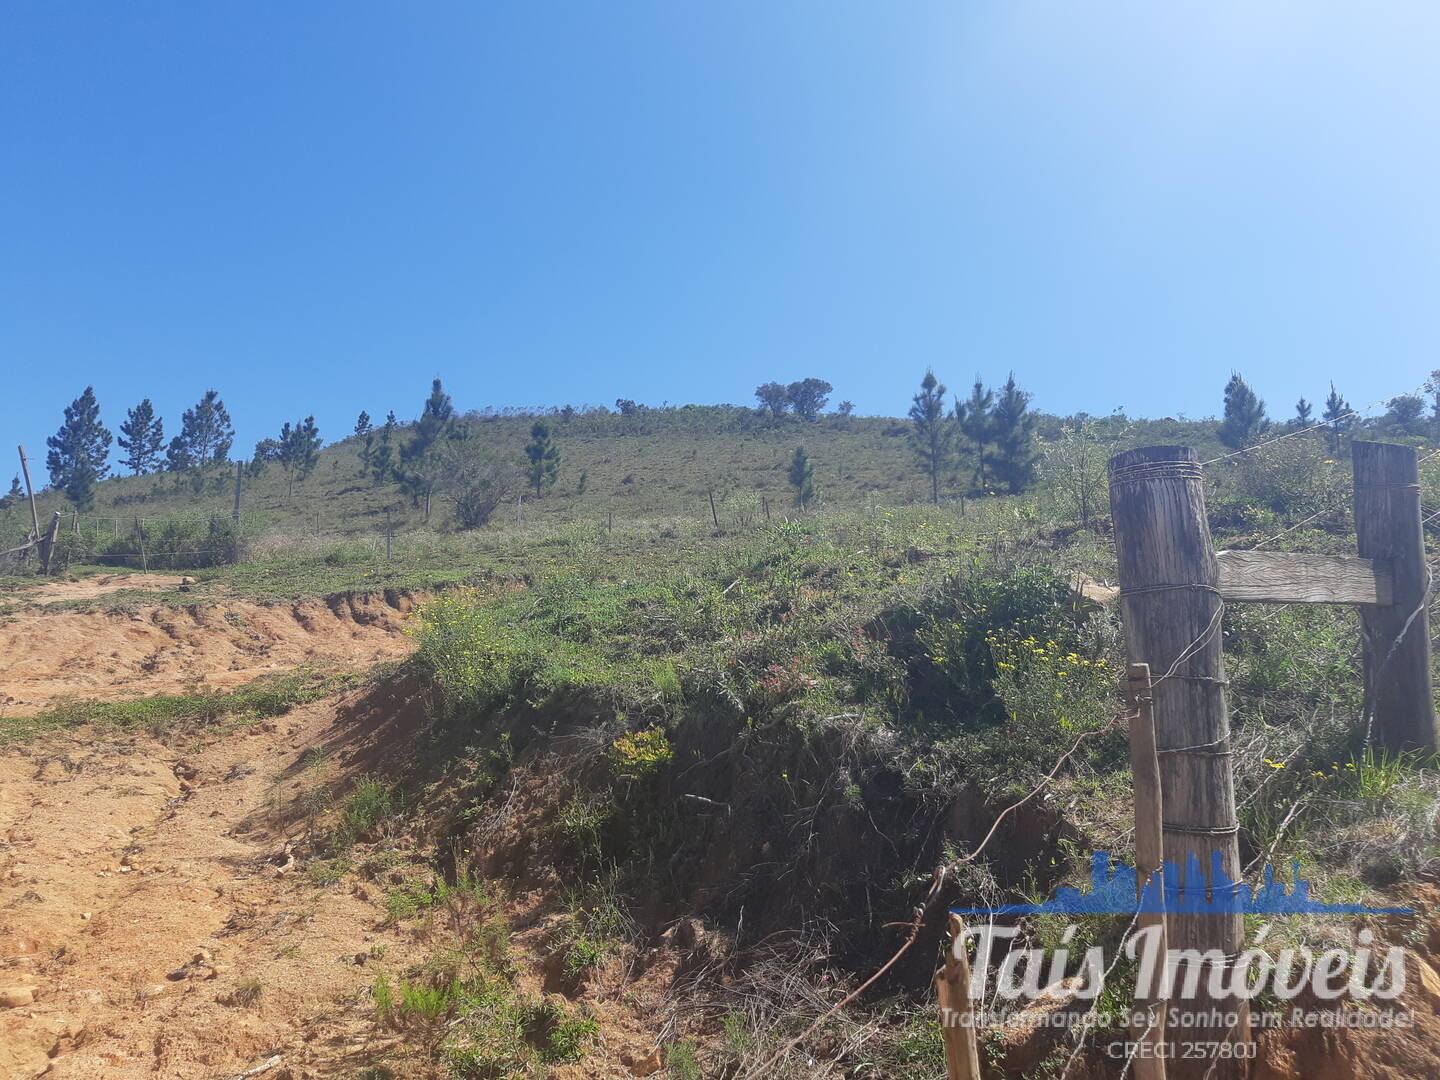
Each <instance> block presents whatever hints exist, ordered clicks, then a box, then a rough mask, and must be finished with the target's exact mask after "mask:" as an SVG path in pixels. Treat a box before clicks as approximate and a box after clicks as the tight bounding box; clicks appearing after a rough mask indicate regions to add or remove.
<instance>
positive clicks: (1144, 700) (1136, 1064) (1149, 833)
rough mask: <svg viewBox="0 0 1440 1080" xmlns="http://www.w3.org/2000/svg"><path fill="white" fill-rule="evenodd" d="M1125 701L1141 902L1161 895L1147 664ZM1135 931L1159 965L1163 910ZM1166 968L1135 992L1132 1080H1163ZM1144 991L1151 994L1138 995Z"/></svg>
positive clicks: (1129, 683)
mask: <svg viewBox="0 0 1440 1080" xmlns="http://www.w3.org/2000/svg"><path fill="white" fill-rule="evenodd" d="M1125 675H1126V683H1125V697H1126V699H1127V700H1128V702H1129V705H1130V710H1131V712H1130V772H1131V775H1132V776H1133V778H1134V787H1135V889H1136V898H1137V899H1143V898H1144V892H1145V886H1146V884H1147V883H1148V882H1149V881H1150V880H1151V879H1158V880H1157V881H1156V885H1157V886H1158V888H1156V889H1153V890H1151V896H1152V897H1159V898H1161V899H1162V900H1163V898H1164V896H1165V878H1164V874H1165V868H1164V862H1165V856H1164V848H1163V844H1164V839H1163V835H1164V821H1165V811H1164V803H1163V802H1162V799H1161V795H1160V759H1159V757H1157V756H1156V754H1155V711H1154V699H1153V697H1152V695H1151V693H1150V665H1149V664H1131V665H1129V666H1128V667H1127V668H1126V670H1125ZM1136 924H1137V925H1138V926H1139V928H1140V929H1141V930H1142V931H1143V930H1147V929H1149V928H1151V927H1155V928H1156V930H1155V934H1154V945H1153V948H1154V949H1155V950H1156V951H1155V955H1156V956H1158V957H1160V958H1161V959H1162V961H1163V960H1164V958H1165V957H1166V954H1167V952H1168V949H1169V942H1168V941H1167V934H1166V930H1165V913H1164V912H1163V911H1141V912H1140V913H1139V915H1138V916H1137V918H1136ZM1164 972H1165V968H1164V966H1163V965H1162V967H1161V970H1160V972H1159V973H1158V974H1159V975H1160V982H1159V985H1157V986H1154V987H1151V988H1142V987H1139V986H1137V987H1136V996H1135V1008H1134V1014H1135V1016H1136V1017H1140V1016H1142V1015H1143V1016H1144V1017H1145V1022H1144V1023H1143V1024H1140V1025H1137V1026H1136V1027H1135V1029H1134V1030H1133V1031H1132V1034H1131V1041H1132V1042H1133V1043H1134V1044H1135V1049H1134V1050H1133V1051H1132V1052H1131V1058H1130V1063H1131V1068H1132V1069H1133V1070H1134V1072H1135V1077H1136V1080H1165V1057H1164V1052H1163V1050H1162V1049H1161V1048H1162V1047H1163V1046H1164V1045H1165V998H1166V990H1167V988H1166V986H1165V981H1164ZM1143 989H1150V990H1151V992H1150V993H1146V994H1144V995H1143V996H1142V990H1143Z"/></svg>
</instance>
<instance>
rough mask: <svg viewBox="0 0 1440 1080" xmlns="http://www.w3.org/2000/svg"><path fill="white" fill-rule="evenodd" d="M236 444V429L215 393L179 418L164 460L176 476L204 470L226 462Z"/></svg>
mask: <svg viewBox="0 0 1440 1080" xmlns="http://www.w3.org/2000/svg"><path fill="white" fill-rule="evenodd" d="M234 441H235V428H234V427H233V426H232V425H231V423H230V414H229V413H228V412H226V410H225V403H224V402H223V401H221V400H220V395H219V394H218V393H216V392H215V391H214V390H206V391H205V396H204V397H202V398H201V399H200V400H199V401H198V402H196V403H195V407H194V408H193V409H186V410H185V413H184V415H183V416H181V418H180V434H179V435H176V436H175V437H174V438H173V439H171V440H170V446H169V449H167V450H166V451H165V459H166V461H167V462H168V464H169V466H170V468H171V469H172V470H174V471H176V472H184V471H186V470H189V469H203V468H205V467H207V466H209V465H212V464H216V463H218V462H222V461H224V460H225V458H226V456H227V455H228V454H229V453H230V446H231V444H232V443H234Z"/></svg>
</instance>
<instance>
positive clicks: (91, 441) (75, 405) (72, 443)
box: [45, 386, 112, 510]
mask: <svg viewBox="0 0 1440 1080" xmlns="http://www.w3.org/2000/svg"><path fill="white" fill-rule="evenodd" d="M111 439H112V436H111V435H110V432H109V431H107V430H106V428H105V425H104V424H102V423H100V403H99V402H98V401H96V400H95V388H94V387H93V386H87V387H86V388H85V392H84V393H83V394H81V395H80V396H79V397H78V398H76V399H75V400H74V401H73V402H71V403H70V404H69V405H67V406H66V407H65V422H64V423H63V424H61V425H60V430H59V431H57V432H56V433H55V434H54V435H51V436H50V437H49V438H48V439H46V440H45V445H46V446H48V447H49V448H50V453H49V454H48V455H46V458H45V464H46V465H47V466H49V469H50V483H51V484H53V485H54V486H55V487H57V488H59V489H60V490H61V491H63V492H65V495H66V497H67V498H68V499H69V500H70V501H71V502H72V503H74V504H75V505H76V507H78V508H79V509H81V510H89V509H90V507H91V506H93V505H94V503H95V494H94V491H93V488H94V485H95V482H96V481H97V480H103V479H105V475H106V474H107V473H108V472H109V471H110V466H109V465H108V464H107V463H106V458H108V457H109V455H110V442H111Z"/></svg>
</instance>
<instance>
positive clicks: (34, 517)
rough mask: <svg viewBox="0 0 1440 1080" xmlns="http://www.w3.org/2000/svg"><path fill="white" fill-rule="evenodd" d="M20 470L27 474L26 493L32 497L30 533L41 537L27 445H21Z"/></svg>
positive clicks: (37, 538)
mask: <svg viewBox="0 0 1440 1080" xmlns="http://www.w3.org/2000/svg"><path fill="white" fill-rule="evenodd" d="M19 449H20V471H21V472H22V473H24V474H25V494H26V495H28V496H29V497H30V524H31V526H32V527H33V531H32V532H31V533H30V535H31V536H32V537H33V538H34V539H35V540H37V541H38V540H39V539H40V512H39V511H38V510H36V509H35V488H34V487H33V486H31V484H30V462H28V461H26V460H25V447H23V446H22V447H20V448H19Z"/></svg>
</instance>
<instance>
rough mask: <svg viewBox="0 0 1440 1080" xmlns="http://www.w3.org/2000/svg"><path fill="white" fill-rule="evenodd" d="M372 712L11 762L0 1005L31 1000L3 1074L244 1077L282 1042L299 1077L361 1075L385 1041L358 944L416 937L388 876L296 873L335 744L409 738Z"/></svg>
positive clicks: (347, 747) (345, 755)
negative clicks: (293, 846) (378, 735)
mask: <svg viewBox="0 0 1440 1080" xmlns="http://www.w3.org/2000/svg"><path fill="white" fill-rule="evenodd" d="M353 705H354V701H353V700H352V699H342V700H341V701H340V702H339V703H338V707H337V702H336V701H334V700H331V701H327V702H319V703H316V704H314V705H311V706H308V707H306V708H304V709H301V710H297V711H296V712H295V713H293V714H292V715H291V716H289V717H285V718H282V719H281V720H280V721H278V722H271V723H264V724H257V725H255V726H254V727H253V728H251V729H250V730H249V731H248V732H245V733H242V734H237V735H234V736H231V737H227V738H224V739H221V740H219V741H217V742H215V743H213V744H212V745H209V746H207V747H205V748H203V749H200V750H198V751H197V752H194V753H193V754H189V755H182V754H181V753H180V752H178V751H177V750H176V749H174V748H171V747H166V746H164V745H162V744H157V743H154V742H151V741H148V740H142V739H115V740H108V741H100V740H97V739H96V737H95V736H94V735H93V734H92V733H83V734H81V735H77V736H76V737H74V738H70V739H65V740H49V741H47V742H46V743H44V744H37V745H35V746H32V747H29V748H13V749H11V750H9V751H7V752H6V753H4V754H3V755H0V1001H3V1000H4V998H5V995H6V994H7V993H8V994H10V995H11V1000H14V1001H17V1002H18V1003H17V1004H15V1005H13V1006H12V1007H9V1008H5V1007H0V1078H6V1080H8V1078H26V1080H28V1078H30V1077H33V1076H38V1075H40V1074H41V1073H42V1072H45V1070H46V1069H49V1070H50V1071H49V1072H48V1073H45V1075H47V1076H50V1077H55V1078H79V1077H84V1078H100V1077H104V1078H106V1080H126V1078H129V1077H146V1078H152V1080H153V1078H156V1077H161V1078H168V1077H176V1078H178V1077H225V1076H230V1075H234V1074H236V1073H239V1072H241V1071H243V1070H244V1069H246V1068H249V1067H251V1066H254V1065H256V1064H258V1063H260V1062H262V1061H265V1060H268V1059H269V1058H270V1057H271V1056H273V1055H275V1054H280V1055H282V1058H283V1064H284V1068H285V1070H286V1071H288V1073H289V1074H290V1075H291V1076H292V1077H294V1078H297V1080H298V1078H300V1077H329V1076H337V1077H338V1076H347V1077H348V1076H352V1075H353V1074H354V1072H355V1070H356V1068H357V1066H359V1065H362V1064H364V1063H366V1062H370V1061H374V1060H375V1058H376V1056H377V1055H381V1054H383V1052H384V1050H385V1048H386V1045H387V1043H388V1042H390V1041H391V1040H392V1039H393V1036H389V1035H384V1034H377V1033H376V1031H375V1030H374V1027H373V1023H372V1019H371V1018H372V1015H373V1009H372V1008H371V1006H370V1003H369V1000H368V988H369V986H370V984H371V981H372V978H373V970H372V967H371V966H370V964H367V963H359V964H357V963H356V957H357V954H359V955H360V956H361V958H362V959H368V958H369V957H370V955H371V950H372V949H376V950H377V951H379V950H378V949H377V947H379V946H383V947H384V950H385V953H386V963H387V964H389V965H397V964H403V963H404V962H405V960H406V957H407V952H408V951H409V950H410V949H412V948H413V947H414V943H413V942H412V941H410V940H407V938H406V937H405V936H404V935H402V934H401V933H399V932H398V931H396V930H394V929H393V928H385V927H383V926H381V925H380V924H381V923H382V921H383V915H382V912H381V911H380V909H379V907H378V906H376V903H375V901H376V900H377V899H379V897H378V892H377V890H375V889H374V888H373V887H371V888H370V889H368V890H367V889H366V888H365V887H364V886H363V885H362V886H356V887H353V888H345V887H336V888H328V889H322V888H320V887H318V886H316V885H314V884H312V883H310V882H308V881H306V880H305V878H304V875H303V874H301V873H298V872H295V871H293V870H292V871H290V872H288V873H282V872H280V871H279V870H278V869H277V863H279V864H283V863H284V862H285V857H284V854H283V853H284V850H285V844H286V839H287V838H286V835H285V828H286V826H285V825H283V824H282V823H283V822H284V821H286V820H293V818H291V817H290V816H289V815H287V814H286V813H285V812H284V810H285V808H287V807H289V806H290V805H291V804H292V803H293V800H294V799H295V797H296V796H297V794H298V793H299V792H300V791H301V790H302V789H303V788H305V787H306V786H307V785H310V786H313V785H314V784H315V782H316V777H315V775H314V773H315V769H314V768H313V766H312V763H313V762H314V761H315V760H317V755H316V753H315V750H316V748H322V749H324V750H325V752H326V753H325V757H324V760H327V761H331V762H333V763H334V768H335V769H336V770H337V771H338V772H340V773H350V774H354V773H357V772H364V771H367V770H368V769H370V768H373V767H374V764H375V761H374V758H373V755H374V754H375V753H376V751H377V747H376V745H375V743H374V742H373V740H372V739H371V736H372V735H373V733H374V728H375V725H376V724H378V723H381V722H386V723H388V724H389V727H388V731H387V735H388V736H391V737H393V736H394V735H395V734H397V731H396V725H394V724H393V720H394V716H395V714H394V713H390V714H389V715H381V714H380V713H379V712H378V711H377V710H374V709H370V710H367V711H366V712H365V713H364V714H363V715H362V714H359V713H357V712H356V710H355V709H354V708H353V707H352V706H353ZM396 709H397V711H402V710H403V705H397V706H396ZM295 827H296V826H294V825H293V824H292V825H290V826H289V828H290V829H291V830H293V829H294V828H295ZM371 894H376V895H373V896H372V895H371ZM249 980H254V982H253V983H252V982H249ZM247 986H252V987H253V986H258V988H259V990H258V997H256V998H255V1000H254V1001H253V1002H249V1003H246V988H247ZM31 993H33V994H34V997H35V1001H34V1003H33V1004H26V1003H25V1001H24V999H25V998H26V997H28V996H30V994H31ZM278 1074H279V1073H278V1071H277V1075H278Z"/></svg>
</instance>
